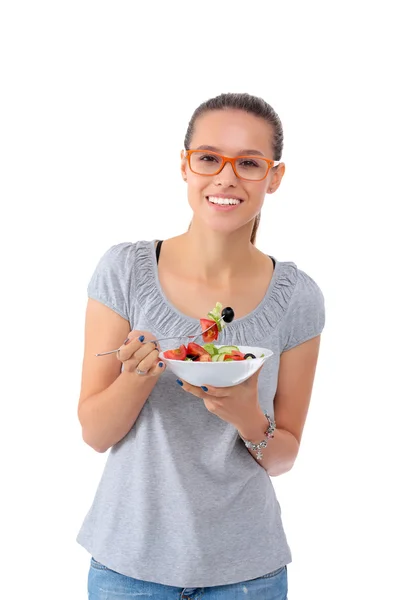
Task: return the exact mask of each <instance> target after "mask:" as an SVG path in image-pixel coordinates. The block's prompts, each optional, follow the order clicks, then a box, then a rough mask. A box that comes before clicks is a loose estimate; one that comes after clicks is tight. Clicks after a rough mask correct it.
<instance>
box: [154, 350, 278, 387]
mask: <svg viewBox="0 0 404 600" xmlns="http://www.w3.org/2000/svg"><path fill="white" fill-rule="evenodd" d="M218 348H220V346H218ZM239 348H240V352H242V353H243V354H247V353H248V352H250V353H251V354H254V356H257V357H260V356H261V354H263V355H264V356H263V357H262V358H252V359H251V360H233V361H228V362H192V361H184V360H172V359H169V358H165V357H164V355H163V352H160V355H159V356H160V358H161V359H162V360H163V361H164V362H165V363H166V365H167V367H168V368H169V369H170V370H171V371H172V372H173V373H174V375H176V376H177V377H178V379H181V380H182V381H187V382H188V383H190V384H191V385H197V386H201V385H212V386H214V387H230V386H232V385H238V384H239V383H242V382H243V381H246V380H247V379H248V378H249V377H251V375H254V373H256V372H257V371H258V369H259V368H260V367H261V366H262V365H263V364H264V362H265V361H266V360H268V358H269V357H270V356H272V355H273V352H272V350H268V348H256V347H253V346H239Z"/></svg>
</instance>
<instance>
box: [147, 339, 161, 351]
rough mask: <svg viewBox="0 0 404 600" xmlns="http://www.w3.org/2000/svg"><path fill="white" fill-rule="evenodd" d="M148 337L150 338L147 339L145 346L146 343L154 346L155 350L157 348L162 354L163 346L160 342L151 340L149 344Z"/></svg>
mask: <svg viewBox="0 0 404 600" xmlns="http://www.w3.org/2000/svg"><path fill="white" fill-rule="evenodd" d="M148 337H149V336H147V337H146V340H145V344H146V343H150V344H154V346H155V348H157V349H158V351H159V352H161V346H160V344H159V343H158V342H155V341H154V340H153V339H151V340H150V342H149V341H148Z"/></svg>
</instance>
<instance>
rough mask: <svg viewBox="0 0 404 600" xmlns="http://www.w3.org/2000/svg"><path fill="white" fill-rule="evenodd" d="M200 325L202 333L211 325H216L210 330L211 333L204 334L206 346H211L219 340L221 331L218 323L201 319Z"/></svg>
mask: <svg viewBox="0 0 404 600" xmlns="http://www.w3.org/2000/svg"><path fill="white" fill-rule="evenodd" d="M200 323H201V327H202V331H204V330H205V329H207V328H208V327H210V326H211V325H214V327H212V329H209V331H207V332H206V333H204V334H203V336H202V339H203V341H204V342H205V344H210V343H211V342H214V341H215V340H217V338H218V337H219V329H218V327H217V323H216V321H212V320H211V319H200Z"/></svg>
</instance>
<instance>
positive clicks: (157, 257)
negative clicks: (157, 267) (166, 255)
mask: <svg viewBox="0 0 404 600" xmlns="http://www.w3.org/2000/svg"><path fill="white" fill-rule="evenodd" d="M162 243H163V240H159V241H158V242H157V246H156V260H157V264H158V262H159V258H160V252H161V246H162Z"/></svg>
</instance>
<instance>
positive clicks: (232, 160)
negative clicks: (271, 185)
mask: <svg viewBox="0 0 404 600" xmlns="http://www.w3.org/2000/svg"><path fill="white" fill-rule="evenodd" d="M194 152H199V153H204V152H205V153H206V154H213V156H218V157H219V158H222V159H223V164H222V166H221V167H219V169H218V170H217V171H215V172H214V173H197V172H196V171H194V170H193V168H192V167H191V155H192V154H194ZM184 158H187V159H188V165H189V168H190V169H191V171H192V173H195V175H200V176H201V177H213V176H214V175H218V173H220V171H222V170H223V169H224V167H225V166H226V163H228V162H229V163H230V164H231V166H232V168H233V171H234V174H235V176H236V177H238V178H239V179H243V180H244V181H263V180H264V179H265V177H266V176H267V175H268V173H269V170H270V169H272V167H273V166H274V165H275V162H276V161H275V160H271V159H270V158H265V157H264V156H252V155H247V156H246V155H240V156H235V157H234V158H231V157H230V156H224V155H223V154H219V153H218V152H213V151H212V150H203V149H201V150H184ZM239 158H250V159H251V158H258V159H259V160H264V161H265V162H266V163H267V165H268V169H267V172H266V173H265V175H264V177H261V179H248V178H246V177H240V175H238V174H237V169H236V160H238V159H239Z"/></svg>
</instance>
